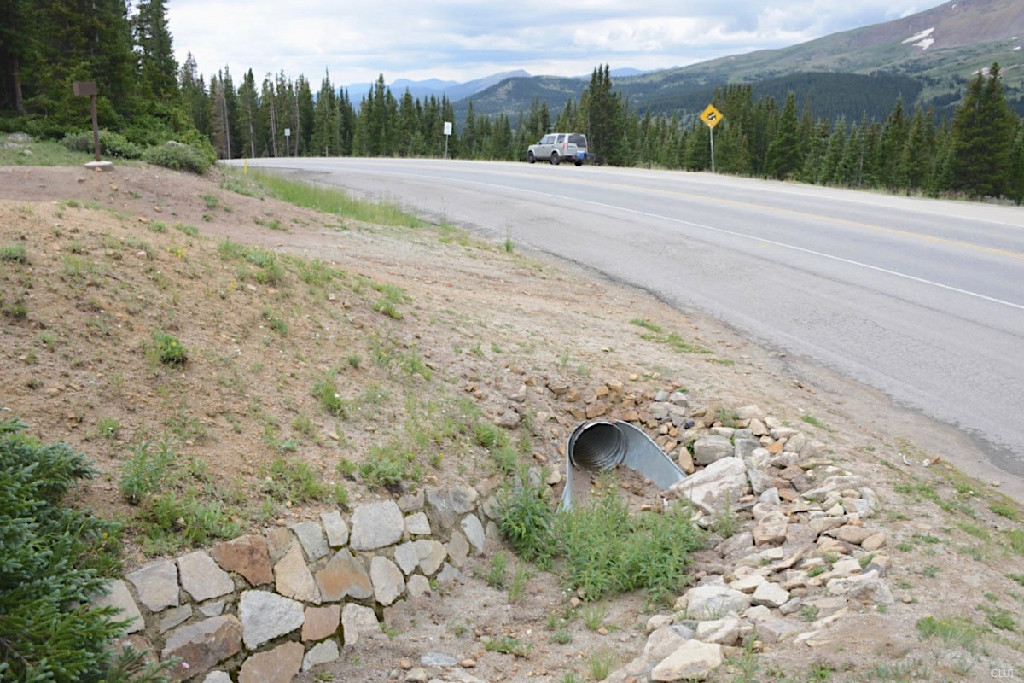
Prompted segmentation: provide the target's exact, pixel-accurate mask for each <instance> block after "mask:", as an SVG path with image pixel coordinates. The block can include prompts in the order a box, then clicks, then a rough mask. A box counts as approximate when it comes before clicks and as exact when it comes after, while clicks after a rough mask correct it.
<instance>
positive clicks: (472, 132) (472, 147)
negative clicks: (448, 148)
mask: <svg viewBox="0 0 1024 683" xmlns="http://www.w3.org/2000/svg"><path fill="white" fill-rule="evenodd" d="M476 147H477V130H476V116H475V115H474V114H473V101H472V100H470V101H469V107H468V108H467V109H466V125H464V126H463V127H462V145H461V154H460V156H461V157H462V158H463V159H476V158H478V157H477V155H476ZM453 156H454V155H453Z"/></svg>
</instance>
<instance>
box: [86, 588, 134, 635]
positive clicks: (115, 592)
mask: <svg viewBox="0 0 1024 683" xmlns="http://www.w3.org/2000/svg"><path fill="white" fill-rule="evenodd" d="M92 605H93V607H115V608H117V609H119V610H120V612H119V613H118V614H117V616H115V617H114V621H127V622H129V624H128V627H127V628H126V629H125V632H126V633H136V632H138V631H141V630H142V629H144V628H145V627H146V624H145V622H144V621H143V620H142V613H141V612H139V606H138V605H136V604H135V600H134V599H132V594H131V591H129V590H128V585H127V584H126V583H125V582H124V581H121V580H120V579H118V580H116V581H111V582H110V583H108V584H107V593H106V594H105V595H97V596H95V597H94V598H93V600H92Z"/></svg>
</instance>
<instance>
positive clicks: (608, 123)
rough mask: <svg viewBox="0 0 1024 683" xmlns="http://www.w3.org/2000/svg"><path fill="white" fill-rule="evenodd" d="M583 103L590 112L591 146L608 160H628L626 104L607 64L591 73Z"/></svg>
mask: <svg viewBox="0 0 1024 683" xmlns="http://www.w3.org/2000/svg"><path fill="white" fill-rule="evenodd" d="M580 106H581V108H584V107H585V110H586V115H587V147H588V149H589V150H590V151H591V152H592V153H594V154H596V155H597V156H598V158H599V159H601V160H602V161H603V162H604V163H606V164H610V165H612V166H621V165H623V164H625V163H626V156H627V151H626V145H625V123H626V121H625V107H624V106H623V103H622V98H621V96H619V95H618V94H616V93H615V92H613V90H612V79H611V76H610V75H609V69H608V65H607V64H606V65H604V67H603V68H602V67H600V66H599V67H597V68H596V69H594V71H593V73H592V74H591V75H590V87H589V88H588V89H587V91H586V93H585V94H584V99H583V101H582V102H581V104H580Z"/></svg>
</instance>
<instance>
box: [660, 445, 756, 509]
mask: <svg viewBox="0 0 1024 683" xmlns="http://www.w3.org/2000/svg"><path fill="white" fill-rule="evenodd" d="M746 485H747V468H746V465H744V464H743V461H742V460H741V459H739V458H732V457H729V458H722V459H721V460H716V461H715V462H713V463H711V464H710V465H708V466H707V467H705V468H704V469H702V470H700V471H698V472H696V473H694V474H691V475H690V476H688V477H687V478H686V479H684V480H682V481H680V482H676V483H675V484H672V486H671V489H670V490H671V491H672V492H673V493H675V494H676V495H678V496H681V497H683V498H688V499H689V500H690V501H692V502H693V504H694V505H696V506H697V507H699V508H700V509H701V510H702V511H704V512H706V513H708V514H714V513H715V512H720V511H722V510H724V509H725V507H726V506H727V505H736V503H737V502H738V501H739V499H740V498H742V497H743V489H744V487H745V486H746Z"/></svg>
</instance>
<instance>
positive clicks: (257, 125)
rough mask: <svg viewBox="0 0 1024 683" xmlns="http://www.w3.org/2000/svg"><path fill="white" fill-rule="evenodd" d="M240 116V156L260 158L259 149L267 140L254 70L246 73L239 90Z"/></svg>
mask: <svg viewBox="0 0 1024 683" xmlns="http://www.w3.org/2000/svg"><path fill="white" fill-rule="evenodd" d="M238 116H239V124H240V125H239V133H240V138H239V141H238V144H239V154H241V155H242V156H243V157H249V158H250V159H253V158H256V157H257V156H260V151H259V149H258V148H259V147H262V140H263V139H264V138H265V135H264V132H263V121H262V118H263V117H262V112H261V111H260V100H259V95H258V94H257V92H256V79H255V77H254V76H253V73H252V69H249V70H248V71H246V72H245V78H243V79H242V85H241V87H239V88H238Z"/></svg>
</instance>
